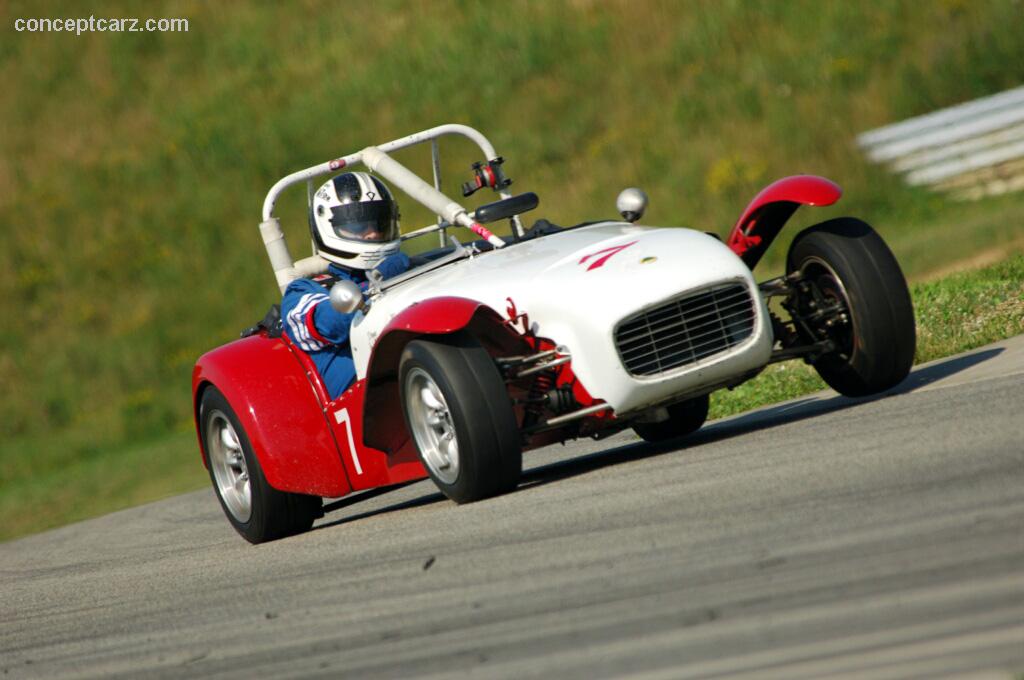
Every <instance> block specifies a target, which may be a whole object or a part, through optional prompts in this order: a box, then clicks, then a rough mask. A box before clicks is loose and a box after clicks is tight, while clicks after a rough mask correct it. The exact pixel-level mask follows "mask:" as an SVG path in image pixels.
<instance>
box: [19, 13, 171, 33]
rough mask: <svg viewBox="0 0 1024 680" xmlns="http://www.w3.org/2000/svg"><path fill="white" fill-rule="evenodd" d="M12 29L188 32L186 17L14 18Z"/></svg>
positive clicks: (52, 31)
mask: <svg viewBox="0 0 1024 680" xmlns="http://www.w3.org/2000/svg"><path fill="white" fill-rule="evenodd" d="M14 30H15V31H18V32H19V33H20V32H22V31H28V32H29V33H74V34H75V35H82V34H83V33H102V32H110V33H146V32H153V31H155V32H159V33H179V32H180V33H188V19H181V18H179V19H128V18H117V17H114V18H103V17H101V18H99V19H97V18H96V17H95V16H90V17H89V18H88V19H86V18H84V17H80V18H77V19H51V18H41V19H39V18H29V19H26V18H20V19H15V20H14Z"/></svg>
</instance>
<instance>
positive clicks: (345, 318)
mask: <svg viewBox="0 0 1024 680" xmlns="http://www.w3.org/2000/svg"><path fill="white" fill-rule="evenodd" d="M408 268H409V258H408V257H406V255H405V253H395V254H394V255H391V256H389V257H387V258H385V259H384V260H383V261H382V262H381V263H380V264H379V265H377V267H376V269H377V271H379V272H380V273H381V274H382V275H383V277H384V278H385V279H388V278H391V277H392V276H397V275H398V274H401V273H402V272H404V271H406V270H407V269H408ZM329 271H330V273H331V275H332V276H334V277H337V278H339V279H348V280H349V281H354V282H355V283H357V284H359V287H360V288H362V289H363V290H366V285H367V278H366V272H365V271H363V270H361V269H346V268H344V267H341V266H339V265H336V264H332V265H331V266H330V269H329ZM354 317H355V314H342V313H341V312H339V311H337V310H335V309H334V307H332V306H331V303H330V301H329V300H328V298H327V289H326V288H324V286H322V285H320V284H319V283H317V282H316V281H314V280H312V279H296V280H295V281H292V282H291V283H289V284H288V287H287V288H285V291H284V298H283V299H282V300H281V319H282V320H283V323H284V332H285V333H287V334H288V338H289V339H290V340H291V341H292V342H294V343H295V344H296V346H298V347H299V349H301V350H302V351H304V352H305V353H306V354H308V355H309V357H310V358H311V359H312V360H313V363H314V364H316V368H317V370H318V371H320V377H321V378H323V381H324V386H325V387H326V388H327V393H328V394H329V395H330V397H331V399H337V398H338V396H340V395H341V393H342V392H344V391H345V390H346V389H347V388H348V386H349V385H351V384H352V381H354V380H355V377H356V368H355V363H354V362H353V361H352V346H351V345H350V344H349V341H348V330H349V326H351V325H352V319H353V318H354Z"/></svg>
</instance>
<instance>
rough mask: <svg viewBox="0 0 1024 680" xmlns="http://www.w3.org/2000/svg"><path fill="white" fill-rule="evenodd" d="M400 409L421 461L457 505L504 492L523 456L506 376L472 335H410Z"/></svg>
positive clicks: (513, 481) (512, 484)
mask: <svg viewBox="0 0 1024 680" xmlns="http://www.w3.org/2000/svg"><path fill="white" fill-rule="evenodd" d="M399 380H400V383H399V384H400V385H401V398H402V409H403V411H404V413H405V422H406V425H407V426H408V428H409V434H410V435H411V436H412V438H413V441H414V442H415V444H416V449H417V451H418V452H419V455H420V460H421V461H422V462H423V465H424V467H426V469H427V473H428V474H429V475H430V478H431V479H433V480H434V483H435V484H436V485H437V487H438V488H439V489H440V490H441V492H442V493H443V494H444V495H445V496H447V497H448V498H450V499H451V500H453V501H455V502H456V503H469V502H472V501H475V500H479V499H481V498H487V497H489V496H495V495H497V494H501V493H504V492H506V491H511V490H512V489H514V488H515V486H516V484H517V483H518V482H519V475H520V473H521V472H522V465H523V453H522V444H521V442H520V436H519V427H518V425H517V423H516V418H515V413H514V412H513V410H512V403H511V401H510V399H509V396H508V391H507V389H506V387H505V381H504V380H503V379H502V377H501V374H500V373H499V372H498V369H497V367H496V366H495V365H494V361H493V360H492V359H491V357H490V355H489V354H488V353H487V351H486V350H485V349H484V348H483V347H481V346H480V344H479V343H478V342H476V340H475V339H473V338H472V337H470V336H468V335H462V334H459V335H452V336H445V337H444V338H438V339H432V340H414V341H412V342H410V343H409V344H408V345H406V347H405V350H404V351H403V352H402V359H401V363H400V364H399Z"/></svg>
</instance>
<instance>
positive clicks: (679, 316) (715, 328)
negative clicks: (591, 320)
mask: <svg viewBox="0 0 1024 680" xmlns="http://www.w3.org/2000/svg"><path fill="white" fill-rule="evenodd" d="M754 318H755V311H754V301H753V300H752V299H751V297H750V292H749V291H748V290H747V287H746V286H744V285H743V284H740V283H729V284H725V285H720V286H715V287H714V288H710V289H707V290H704V291H701V292H699V293H689V294H687V295H684V296H682V297H678V298H676V299H674V300H669V301H668V302H666V303H664V304H661V305H658V306H657V307H653V308H651V309H648V310H646V311H644V312H641V313H640V314H636V315H634V316H631V317H627V318H626V319H624V320H623V321H622V322H621V323H620V324H619V327H618V328H617V329H616V331H615V346H616V348H617V349H618V350H619V356H621V357H622V363H623V365H624V366H625V367H626V370H627V371H629V372H630V373H631V374H633V375H638V376H650V375H657V374H659V373H664V372H665V371H670V370H672V369H673V368H678V367H680V366H686V365H687V364H692V363H695V362H698V361H700V360H701V359H705V358H707V357H710V356H712V355H715V354H718V353H719V352H724V351H725V350H727V349H729V348H730V347H735V346H736V345H738V344H740V343H741V342H743V341H744V340H746V339H747V338H749V337H750V335H751V334H752V333H753V332H754Z"/></svg>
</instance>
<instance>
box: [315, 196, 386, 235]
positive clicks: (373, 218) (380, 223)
mask: <svg viewBox="0 0 1024 680" xmlns="http://www.w3.org/2000/svg"><path fill="white" fill-rule="evenodd" d="M396 217H397V216H396V215H395V210H394V204H393V203H391V201H362V202H358V203H347V204H345V205H339V206H335V207H333V208H331V227H333V229H334V233H335V235H336V236H338V237H339V238H346V239H354V240H357V241H370V242H382V241H394V240H395V239H396V238H398V220H397V219H396Z"/></svg>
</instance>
